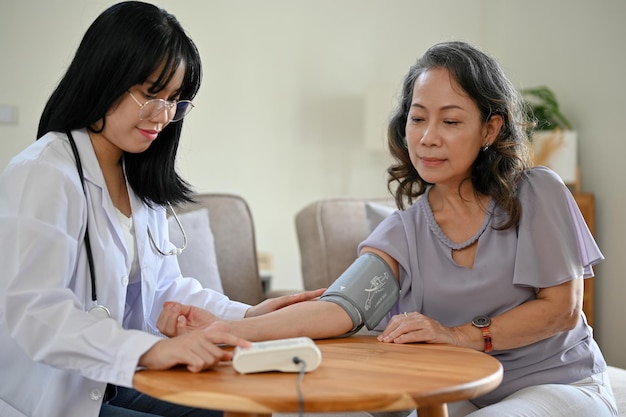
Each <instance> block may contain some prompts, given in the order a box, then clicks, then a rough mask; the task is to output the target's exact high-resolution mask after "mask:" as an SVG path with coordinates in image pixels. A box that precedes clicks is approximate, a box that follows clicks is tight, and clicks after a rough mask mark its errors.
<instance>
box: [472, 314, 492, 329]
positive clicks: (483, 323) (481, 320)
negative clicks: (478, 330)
mask: <svg viewBox="0 0 626 417" xmlns="http://www.w3.org/2000/svg"><path fill="white" fill-rule="evenodd" d="M472 324H473V325H474V326H476V327H487V326H489V325H490V324H491V319H490V318H489V316H478V317H474V319H473V320H472Z"/></svg>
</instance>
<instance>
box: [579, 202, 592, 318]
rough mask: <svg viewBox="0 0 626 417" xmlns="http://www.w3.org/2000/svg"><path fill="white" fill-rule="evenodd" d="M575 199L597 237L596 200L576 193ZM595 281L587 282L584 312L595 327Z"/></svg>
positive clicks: (589, 280) (588, 225)
mask: <svg viewBox="0 0 626 417" xmlns="http://www.w3.org/2000/svg"><path fill="white" fill-rule="evenodd" d="M574 199H575V200H576V204H578V208H579V209H580V212H581V213H582V215H583V218H584V219H585V222H587V227H589V230H590V231H591V233H592V234H593V235H594V237H595V200H594V197H593V194H590V193H574ZM593 284H594V279H593V278H589V279H586V280H585V292H584V295H583V311H584V312H585V316H587V322H589V324H590V325H591V326H592V327H593V319H594V289H593Z"/></svg>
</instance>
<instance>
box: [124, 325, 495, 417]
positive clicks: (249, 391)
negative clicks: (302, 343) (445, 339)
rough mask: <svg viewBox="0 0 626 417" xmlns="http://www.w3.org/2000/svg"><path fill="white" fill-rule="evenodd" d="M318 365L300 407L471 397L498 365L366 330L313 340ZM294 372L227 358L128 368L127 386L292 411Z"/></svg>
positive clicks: (377, 407) (172, 397) (392, 406)
mask: <svg viewBox="0 0 626 417" xmlns="http://www.w3.org/2000/svg"><path fill="white" fill-rule="evenodd" d="M316 344H317V345H318V347H319V349H320V351H321V353H322V363H321V365H320V366H319V368H317V369H316V370H314V371H312V372H308V373H306V374H304V377H303V379H302V381H301V392H302V396H303V400H304V402H303V408H304V411H306V412H340V411H359V410H368V411H393V410H404V409H412V408H416V407H420V408H429V407H431V406H439V405H441V404H445V403H447V402H452V401H459V400H462V399H469V398H475V397H477V396H480V395H482V394H485V393H487V392H489V391H491V390H493V389H494V388H496V387H497V386H498V385H499V384H500V382H501V380H502V366H501V365H500V362H498V361H497V360H496V359H495V358H492V357H491V356H489V355H487V354H484V353H482V352H477V351H474V350H471V349H465V348H458V347H453V346H449V345H437V344H393V343H382V342H378V341H377V340H376V338H375V337H371V336H353V337H348V338H340V339H327V340H317V341H316ZM297 382H298V374H297V373H281V372H265V373H256V374H245V375H241V374H238V373H237V372H236V371H235V370H234V369H233V367H232V364H231V363H229V362H228V363H226V362H225V363H221V364H219V365H218V366H217V367H215V368H214V369H211V370H209V371H206V372H201V373H191V372H189V371H187V370H186V369H185V368H175V369H170V370H164V371H151V370H142V371H139V372H137V373H136V375H135V379H134V384H135V388H136V389H138V390H139V391H142V392H144V393H146V394H149V395H152V396H154V397H157V398H160V399H162V400H166V401H169V402H173V403H178V404H184V405H188V406H193V407H200V408H212V409H219V410H225V411H230V412H237V413H264V414H269V413H273V412H295V411H298V409H299V408H298V407H299V395H298V388H297Z"/></svg>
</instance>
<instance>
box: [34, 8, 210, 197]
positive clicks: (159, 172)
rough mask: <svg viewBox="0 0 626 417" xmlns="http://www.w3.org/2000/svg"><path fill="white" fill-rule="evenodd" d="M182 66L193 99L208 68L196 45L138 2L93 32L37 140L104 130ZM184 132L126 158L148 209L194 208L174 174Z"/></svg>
mask: <svg viewBox="0 0 626 417" xmlns="http://www.w3.org/2000/svg"><path fill="white" fill-rule="evenodd" d="M181 64H182V65H184V68H185V75H184V79H183V82H182V86H181V89H180V99H181V100H192V99H193V98H194V97H195V95H196V93H197V92H198V89H199V88H200V82H201V78H202V65H201V61H200V54H199V53H198V49H197V48H196V45H195V44H194V42H193V41H192V40H191V39H190V38H189V37H188V36H187V34H186V33H185V31H184V29H183V28H182V26H181V25H180V23H179V22H178V20H177V19H176V18H175V17H174V16H173V15H171V14H169V13H167V12H166V11H165V10H163V9H160V8H158V7H156V6H154V5H152V4H148V3H143V2H139V1H127V2H123V3H118V4H116V5H114V6H111V7H110V8H108V9H107V10H105V11H104V12H103V13H102V14H100V16H98V17H97V18H96V20H95V21H94V22H93V23H92V24H91V26H90V27H89V29H87V32H86V33H85V36H84V37H83V39H82V41H81V43H80V46H79V47H78V50H77V51H76V55H75V56H74V59H73V60H72V63H71V64H70V66H69V68H68V70H67V72H66V73H65V75H64V76H63V78H62V79H61V81H60V82H59V84H58V86H57V87H56V89H55V90H54V92H53V93H52V95H51V96H50V98H49V100H48V102H47V104H46V106H45V108H44V110H43V113H42V115H41V119H40V121H39V129H38V132H37V138H40V137H42V136H43V135H44V134H46V133H47V132H51V131H57V132H65V131H68V130H73V129H80V128H88V129H90V130H92V131H94V130H93V128H92V127H91V126H92V125H93V124H94V123H95V122H97V121H99V120H102V127H101V130H102V129H104V126H105V124H106V113H107V111H108V110H109V109H110V108H111V106H113V105H114V104H115V103H116V102H117V101H118V100H119V99H120V97H121V96H122V95H124V94H126V92H127V91H128V90H129V88H130V87H132V86H134V85H137V84H143V83H144V82H145V81H146V80H147V79H148V77H149V76H150V75H151V74H153V73H154V72H155V71H156V70H157V69H159V68H161V67H162V69H161V72H160V74H159V77H158V79H157V80H156V83H155V84H154V85H153V86H152V87H151V88H150V92H151V93H157V92H158V91H160V90H162V89H163V88H165V87H166V86H167V84H168V83H169V81H170V80H171V79H172V77H173V76H174V74H175V72H176V70H177V69H178V68H179V66H180V65H181ZM182 126H183V121H182V120H181V121H178V122H174V123H169V124H168V125H167V126H166V127H165V128H164V129H163V131H162V132H161V133H160V134H159V137H158V139H157V140H156V141H154V142H153V143H152V144H151V145H150V147H149V148H148V149H147V150H146V151H144V152H142V153H135V154H133V153H128V152H124V154H123V156H122V158H123V162H124V167H125V173H126V178H127V180H128V183H129V184H130V186H131V187H132V189H133V191H134V192H135V194H137V196H139V198H141V200H142V201H144V202H145V203H147V204H149V205H152V204H158V205H164V204H166V203H172V204H176V203H180V202H183V201H191V193H192V192H191V188H190V186H189V184H188V183H187V182H186V181H185V180H183V179H182V178H181V177H180V176H179V175H178V174H177V172H176V169H175V160H176V153H177V150H178V144H179V140H180V134H181V129H182ZM101 130H99V131H101Z"/></svg>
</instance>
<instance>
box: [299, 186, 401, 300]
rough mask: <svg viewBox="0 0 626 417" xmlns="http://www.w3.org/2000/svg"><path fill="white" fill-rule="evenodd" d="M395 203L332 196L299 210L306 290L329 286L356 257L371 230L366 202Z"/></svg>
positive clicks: (301, 252) (391, 203) (300, 240)
mask: <svg viewBox="0 0 626 417" xmlns="http://www.w3.org/2000/svg"><path fill="white" fill-rule="evenodd" d="M368 201H371V202H374V203H378V204H382V205H386V206H389V207H395V205H394V202H393V200H392V199H391V198H373V199H360V198H331V199H325V200H320V201H316V202H314V203H311V204H309V205H307V206H306V207H304V208H303V209H302V210H300V211H299V212H298V213H297V214H296V232H297V235H298V244H299V246H300V258H301V267H302V280H303V285H304V288H305V289H306V290H313V289H316V288H324V287H328V286H329V285H330V284H331V283H332V282H333V281H334V280H335V279H336V278H337V277H339V275H341V273H342V272H343V271H344V270H345V269H346V268H347V267H348V266H350V264H351V263H352V262H354V260H355V259H356V258H357V246H358V245H359V243H360V242H361V241H363V240H364V239H365V238H366V237H367V235H368V234H369V233H370V226H369V222H368V219H367V216H366V212H365V204H366V202H368Z"/></svg>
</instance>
